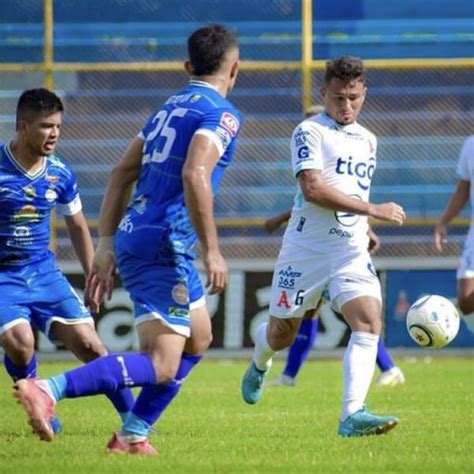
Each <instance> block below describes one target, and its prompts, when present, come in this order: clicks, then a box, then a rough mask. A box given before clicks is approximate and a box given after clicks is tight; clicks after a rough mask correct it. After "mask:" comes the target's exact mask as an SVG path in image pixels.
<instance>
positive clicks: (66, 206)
mask: <svg viewBox="0 0 474 474" xmlns="http://www.w3.org/2000/svg"><path fill="white" fill-rule="evenodd" d="M64 175H65V179H64V183H63V186H62V187H61V192H60V193H58V201H57V202H58V204H59V206H60V209H61V212H62V214H63V215H65V216H73V215H74V214H77V213H78V212H79V211H81V210H82V203H81V198H80V196H79V190H78V187H77V180H76V175H75V174H74V172H73V171H72V169H71V168H70V167H69V166H68V167H67V168H66V169H65V173H64Z"/></svg>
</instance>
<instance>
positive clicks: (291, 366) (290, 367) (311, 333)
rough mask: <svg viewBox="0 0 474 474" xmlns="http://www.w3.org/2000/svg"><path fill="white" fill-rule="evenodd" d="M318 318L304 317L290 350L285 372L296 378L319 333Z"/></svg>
mask: <svg viewBox="0 0 474 474" xmlns="http://www.w3.org/2000/svg"><path fill="white" fill-rule="evenodd" d="M318 326H319V318H318V319H303V321H301V326H300V329H299V331H298V334H297V335H296V338H295V340H294V342H293V344H292V345H291V347H290V349H289V351H288V357H287V359H286V366H285V370H283V374H284V375H287V376H288V377H292V378H295V377H296V375H297V374H298V372H299V370H300V368H301V366H302V365H303V363H304V361H305V360H306V359H307V358H308V355H309V353H310V352H311V349H312V348H313V345H314V341H315V339H316V336H317V334H318Z"/></svg>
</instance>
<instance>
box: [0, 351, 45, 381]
mask: <svg viewBox="0 0 474 474" xmlns="http://www.w3.org/2000/svg"><path fill="white" fill-rule="evenodd" d="M3 363H4V365H5V369H6V371H7V372H8V375H9V376H10V377H11V378H12V380H13V381H14V382H16V381H17V380H21V379H31V378H34V377H36V368H37V367H38V362H37V360H36V356H35V354H33V357H32V358H31V360H30V361H29V362H28V364H26V365H17V364H15V363H14V362H13V361H12V360H11V359H10V357H8V355H7V354H5V355H4V356H3Z"/></svg>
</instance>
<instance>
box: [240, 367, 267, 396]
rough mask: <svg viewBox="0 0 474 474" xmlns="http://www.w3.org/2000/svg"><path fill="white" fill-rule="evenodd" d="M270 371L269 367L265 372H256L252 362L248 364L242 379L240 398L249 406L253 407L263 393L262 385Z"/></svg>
mask: <svg viewBox="0 0 474 474" xmlns="http://www.w3.org/2000/svg"><path fill="white" fill-rule="evenodd" d="M269 371H270V367H268V368H267V369H266V370H264V371H262V370H258V369H257V367H256V366H255V363H254V361H251V362H250V365H249V368H248V369H247V372H245V375H244V378H243V379H242V397H243V399H244V400H245V401H246V402H247V403H249V404H250V405H255V403H257V402H258V401H259V400H260V398H261V397H262V393H263V383H264V381H265V378H266V376H267V374H268V372H269Z"/></svg>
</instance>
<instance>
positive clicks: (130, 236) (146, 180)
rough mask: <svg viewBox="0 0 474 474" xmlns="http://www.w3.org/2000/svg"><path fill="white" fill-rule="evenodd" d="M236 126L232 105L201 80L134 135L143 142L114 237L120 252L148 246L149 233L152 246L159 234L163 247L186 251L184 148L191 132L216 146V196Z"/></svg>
mask: <svg viewBox="0 0 474 474" xmlns="http://www.w3.org/2000/svg"><path fill="white" fill-rule="evenodd" d="M239 124H240V120H239V116H238V112H237V111H236V110H235V108H234V107H233V106H232V104H231V103H230V102H229V101H227V99H225V98H224V97H223V96H222V95H221V94H220V93H219V92H218V91H217V90H216V89H215V88H214V87H212V86H210V85H209V84H207V83H205V82H201V81H191V82H190V83H189V85H188V86H187V87H186V88H185V89H183V90H182V91H179V92H178V93H177V94H174V95H172V96H171V97H170V98H169V99H168V100H167V101H166V102H165V104H164V105H163V107H161V108H160V109H159V110H158V111H157V112H156V113H155V114H154V115H153V116H152V117H151V118H150V120H149V121H148V123H147V124H146V125H145V127H144V128H143V129H142V131H141V133H140V135H139V136H140V138H141V139H142V140H143V141H144V145H143V158H142V169H141V173H140V177H139V179H138V182H137V186H136V190H135V192H134V195H133V199H132V202H131V203H130V205H129V207H128V209H127V213H126V215H125V216H124V218H123V219H122V222H121V224H120V226H119V232H118V233H117V242H118V243H119V245H120V246H121V248H125V247H126V250H127V251H131V252H132V253H135V252H136V249H137V248H143V245H147V246H148V247H153V246H154V245H153V243H152V242H151V241H150V240H149V238H148V237H149V235H150V233H152V234H153V235H154V241H155V245H156V243H157V242H158V241H160V237H161V236H162V235H164V236H165V241H166V242H161V244H162V246H163V245H164V246H165V247H166V246H167V245H168V246H170V245H171V246H172V247H173V248H172V250H173V252H178V253H181V252H182V253H187V252H188V250H189V248H190V247H192V245H194V243H195V241H196V236H195V233H194V230H193V228H192V225H191V223H190V221H189V215H188V212H187V209H186V206H185V200H184V187H183V180H182V172H183V167H184V164H185V161H186V157H187V154H188V148H189V145H190V143H191V140H192V138H193V136H194V134H195V133H196V132H198V133H201V134H204V135H206V136H208V137H209V138H211V140H213V141H214V142H215V143H216V145H217V147H218V149H219V153H220V159H219V160H218V162H217V166H216V167H215V169H214V171H213V174H212V187H213V192H214V194H215V193H216V191H217V188H218V185H219V182H220V180H221V178H222V176H223V172H224V170H225V168H226V167H227V165H228V164H229V163H230V161H231V159H232V155H233V152H234V149H235V138H236V136H237V134H238V130H239ZM120 234H121V235H120ZM124 234H126V235H124ZM125 241H126V242H125Z"/></svg>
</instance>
